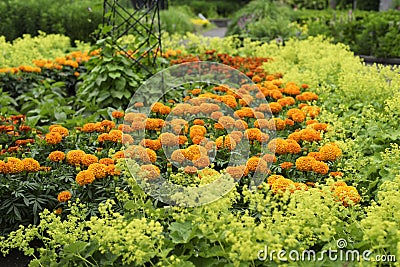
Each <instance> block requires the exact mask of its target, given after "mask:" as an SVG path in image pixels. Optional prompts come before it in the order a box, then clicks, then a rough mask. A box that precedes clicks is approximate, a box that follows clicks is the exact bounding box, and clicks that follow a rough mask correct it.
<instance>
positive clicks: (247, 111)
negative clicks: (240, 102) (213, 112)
mask: <svg viewBox="0 0 400 267" xmlns="http://www.w3.org/2000/svg"><path fill="white" fill-rule="evenodd" d="M234 115H235V116H236V117H238V118H241V119H243V118H245V117H248V118H254V110H253V109H252V108H249V107H243V108H241V109H239V110H236V111H235V112H234Z"/></svg>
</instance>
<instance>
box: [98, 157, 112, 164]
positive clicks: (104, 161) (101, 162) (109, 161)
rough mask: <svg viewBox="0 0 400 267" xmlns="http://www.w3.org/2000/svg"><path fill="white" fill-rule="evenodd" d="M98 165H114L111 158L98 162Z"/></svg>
mask: <svg viewBox="0 0 400 267" xmlns="http://www.w3.org/2000/svg"><path fill="white" fill-rule="evenodd" d="M99 163H100V164H104V165H113V164H114V160H113V159H111V158H102V159H100V160H99Z"/></svg>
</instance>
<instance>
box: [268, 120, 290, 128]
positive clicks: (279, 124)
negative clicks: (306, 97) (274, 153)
mask: <svg viewBox="0 0 400 267" xmlns="http://www.w3.org/2000/svg"><path fill="white" fill-rule="evenodd" d="M272 123H273V124H274V125H275V130H277V131H282V130H284V129H285V127H286V123H285V121H284V120H282V119H281V118H273V119H272V121H270V125H271V124H272Z"/></svg>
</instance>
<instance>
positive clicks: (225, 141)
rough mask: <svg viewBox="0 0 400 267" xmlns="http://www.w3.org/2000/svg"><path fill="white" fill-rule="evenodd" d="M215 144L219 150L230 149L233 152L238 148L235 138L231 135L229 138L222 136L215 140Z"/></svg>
mask: <svg viewBox="0 0 400 267" xmlns="http://www.w3.org/2000/svg"><path fill="white" fill-rule="evenodd" d="M215 144H216V146H217V149H223V148H228V149H229V150H233V149H235V147H236V142H235V140H234V139H233V138H230V137H229V135H227V136H224V135H222V136H220V137H218V138H217V139H216V140H215Z"/></svg>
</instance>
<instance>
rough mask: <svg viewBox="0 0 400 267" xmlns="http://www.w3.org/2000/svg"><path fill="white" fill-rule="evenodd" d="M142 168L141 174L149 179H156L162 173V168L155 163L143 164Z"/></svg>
mask: <svg viewBox="0 0 400 267" xmlns="http://www.w3.org/2000/svg"><path fill="white" fill-rule="evenodd" d="M140 170H141V171H142V173H141V174H140V176H141V177H142V178H146V179H148V180H154V179H156V178H158V177H159V176H160V173H161V172H160V169H159V168H158V167H157V166H155V165H153V164H147V165H142V166H140Z"/></svg>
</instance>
